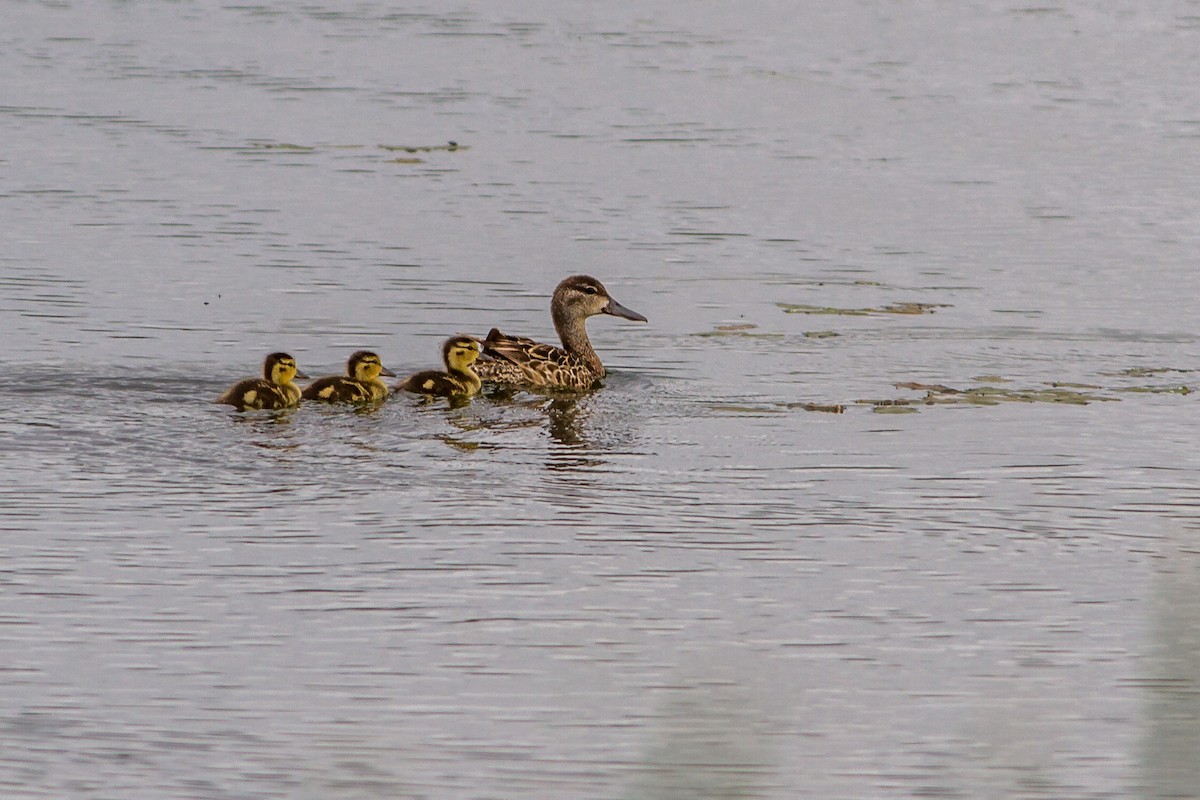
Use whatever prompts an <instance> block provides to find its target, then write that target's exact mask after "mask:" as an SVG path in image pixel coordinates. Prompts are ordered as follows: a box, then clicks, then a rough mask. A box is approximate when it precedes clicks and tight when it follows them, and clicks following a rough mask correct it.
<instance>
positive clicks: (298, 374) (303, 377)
mask: <svg viewBox="0 0 1200 800" xmlns="http://www.w3.org/2000/svg"><path fill="white" fill-rule="evenodd" d="M295 377H297V378H299V379H300V380H302V381H306V380H308V376H307V375H305V374H304V373H303V372H301V371H300V370H296V375H295Z"/></svg>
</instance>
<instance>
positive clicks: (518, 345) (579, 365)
mask: <svg viewBox="0 0 1200 800" xmlns="http://www.w3.org/2000/svg"><path fill="white" fill-rule="evenodd" d="M597 314H611V315H612V316H614V317H621V318H622V319H629V320H634V321H635V322H646V318H645V317H643V316H642V315H641V314H639V313H637V312H636V311H632V310H630V309H628V308H626V307H625V306H623V305H621V304H620V303H618V302H617V301H616V300H614V299H613V298H612V296H611V295H610V294H609V293H608V290H607V289H605V288H604V284H602V283H601V282H600V281H598V280H596V279H595V278H593V277H591V276H590V275H572V276H571V277H569V278H566V279H565V280H563V281H562V282H561V283H559V284H558V286H557V287H556V288H555V289H554V296H553V297H552V298H551V300H550V317H551V319H553V320H554V330H555V331H557V332H558V338H559V339H560V340H561V341H562V347H555V346H554V345H551V344H541V343H539V342H535V341H534V340H533V339H526V338H525V337H522V336H509V335H508V334H506V333H501V332H500V331H499V330H498V329H496V328H492V330H491V332H490V333H488V335H487V338H486V339H484V340H483V352H484V355H485V356H487V357H488V358H487V359H485V360H481V361H479V362H478V363H477V364H476V365H475V371H476V373H478V375H479V377H480V378H482V379H483V380H485V381H490V382H492V383H500V384H509V385H516V386H535V387H539V388H545V389H573V390H577V391H578V390H584V389H590V388H591V387H592V386H593V385H594V384H595V383H596V381H598V380H600V379H601V378H603V377H604V375H605V371H604V364H603V363H602V362H601V361H600V357H599V356H598V355H596V351H595V349H594V348H593V347H592V342H591V340H590V339H588V335H587V327H586V325H585V323H586V322H587V318H588V317H594V316H596V315H597Z"/></svg>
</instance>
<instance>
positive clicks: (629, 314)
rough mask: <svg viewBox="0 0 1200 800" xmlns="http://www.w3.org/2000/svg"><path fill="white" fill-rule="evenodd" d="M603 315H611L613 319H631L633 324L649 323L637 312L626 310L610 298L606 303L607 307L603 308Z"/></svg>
mask: <svg viewBox="0 0 1200 800" xmlns="http://www.w3.org/2000/svg"><path fill="white" fill-rule="evenodd" d="M604 313H605V314H612V315H613V316H614V317H621V318H622V319H631V320H633V321H634V322H649V320H647V319H646V318H645V317H643V316H642V315H641V314H639V313H638V312H636V311H634V310H633V309H630V308H626V307H625V306H623V305H621V304H620V303H618V302H617V301H616V300H613V299H611V298H610V299H609V301H608V305H606V306H605V307H604Z"/></svg>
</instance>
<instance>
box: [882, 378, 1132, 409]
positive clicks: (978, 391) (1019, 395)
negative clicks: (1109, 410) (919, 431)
mask: <svg viewBox="0 0 1200 800" xmlns="http://www.w3.org/2000/svg"><path fill="white" fill-rule="evenodd" d="M896 388H897V389H911V390H913V391H917V392H925V397H924V398H922V399H921V400H918V401H917V402H919V403H924V404H926V405H945V404H949V403H968V404H973V405H989V406H991V405H998V404H999V403H1067V404H1070V405H1081V406H1082V405H1087V404H1088V403H1091V402H1097V401H1113V400H1116V399H1117V398H1115V397H1107V396H1105V395H1103V394H1097V393H1096V390H1102V389H1103V387H1100V386H1092V385H1090V384H1074V383H1049V384H1047V385H1046V386H1045V387H1038V388H1032V389H1005V388H1000V387H997V386H972V387H968V388H966V389H955V388H952V387H950V386H944V385H942V384H940V383H935V384H929V383H915V382H905V383H897V384H896ZM1080 389H1087V390H1089V391H1079V390H1080Z"/></svg>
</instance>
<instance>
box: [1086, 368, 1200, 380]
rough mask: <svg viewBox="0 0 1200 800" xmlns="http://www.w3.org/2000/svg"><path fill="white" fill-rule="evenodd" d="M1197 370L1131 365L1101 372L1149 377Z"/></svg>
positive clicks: (1125, 376)
mask: <svg viewBox="0 0 1200 800" xmlns="http://www.w3.org/2000/svg"><path fill="white" fill-rule="evenodd" d="M1187 372H1195V370H1194V369H1180V368H1179V367H1130V368H1129V369H1122V370H1118V371H1117V372H1101V373H1100V374H1101V375H1113V376H1117V377H1121V378H1149V377H1153V376H1155V375H1165V374H1167V373H1187Z"/></svg>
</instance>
